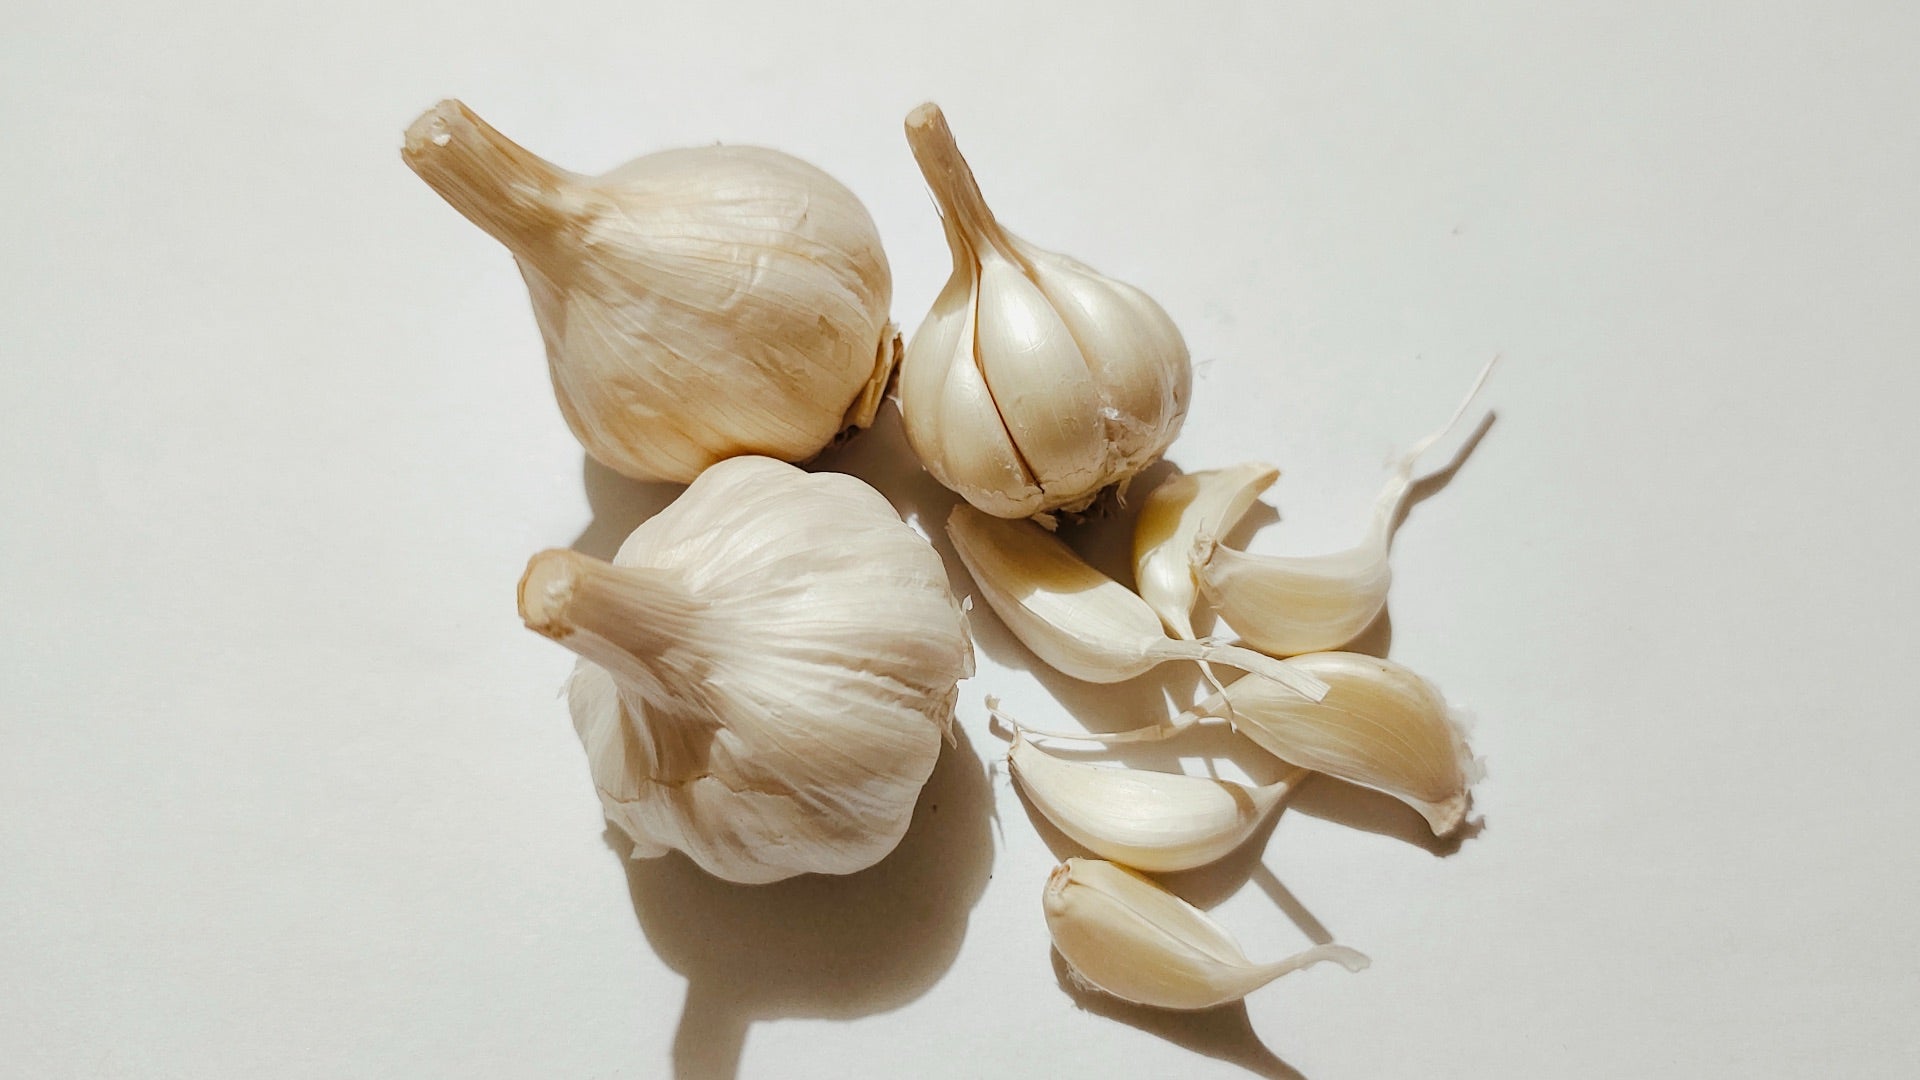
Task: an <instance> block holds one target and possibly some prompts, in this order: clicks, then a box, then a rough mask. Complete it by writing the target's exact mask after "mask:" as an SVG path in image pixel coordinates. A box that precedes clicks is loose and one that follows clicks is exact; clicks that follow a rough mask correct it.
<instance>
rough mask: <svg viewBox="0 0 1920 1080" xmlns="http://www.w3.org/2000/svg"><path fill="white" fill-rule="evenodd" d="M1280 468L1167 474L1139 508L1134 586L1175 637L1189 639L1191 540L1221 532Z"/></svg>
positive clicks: (1194, 587)
mask: <svg viewBox="0 0 1920 1080" xmlns="http://www.w3.org/2000/svg"><path fill="white" fill-rule="evenodd" d="M1279 478H1280V470H1279V469H1276V468H1274V467H1273V466H1271V465H1268V464H1266V463H1264V462H1259V461H1249V462H1247V463H1245V464H1242V465H1231V466H1228V467H1227V468H1224V469H1208V470H1206V471H1203V472H1191V473H1184V474H1182V475H1179V476H1173V477H1169V478H1168V479H1167V480H1166V482H1165V483H1163V484H1161V485H1160V486H1159V487H1156V488H1154V489H1153V491H1152V493H1151V494H1149V495H1148V496H1147V498H1146V501H1145V502H1144V503H1142V504H1141V506H1140V516H1139V517H1138V518H1136V519H1135V520H1134V525H1133V584H1134V587H1135V588H1136V589H1138V590H1139V591H1140V598H1141V599H1142V600H1145V601H1146V602H1147V604H1148V606H1150V607H1152V608H1153V610H1154V611H1155V612H1157V613H1158V614H1159V616H1160V621H1161V622H1163V623H1165V624H1166V625H1167V629H1168V630H1169V631H1171V632H1172V633H1173V636H1174V637H1177V638H1192V637H1193V636H1194V635H1193V605H1194V602H1195V601H1196V600H1197V599H1198V598H1199V591H1200V590H1199V585H1198V583H1197V582H1195V581H1194V577H1193V549H1194V541H1195V540H1196V539H1197V538H1198V537H1199V536H1200V535H1201V534H1203V533H1204V534H1206V535H1207V536H1220V535H1222V534H1224V533H1225V532H1226V531H1227V530H1229V529H1231V528H1233V526H1234V524H1235V523H1237V522H1238V521H1239V520H1240V519H1241V518H1243V517H1245V516H1246V515H1247V511H1248V510H1249V509H1251V508H1252V507H1253V502H1254V500H1255V499H1257V498H1259V497H1260V493H1261V492H1263V491H1265V490H1267V489H1268V488H1270V487H1272V486H1273V482H1274V481H1275V480H1278V479H1279Z"/></svg>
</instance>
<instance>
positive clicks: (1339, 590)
mask: <svg viewBox="0 0 1920 1080" xmlns="http://www.w3.org/2000/svg"><path fill="white" fill-rule="evenodd" d="M1496 359H1497V358H1496ZM1492 372H1493V363H1492V362H1489V363H1488V364H1487V366H1486V367H1485V368H1482V369H1481V371H1480V376H1479V378H1477V379H1475V380H1474V383H1473V388H1472V389H1471V390H1469V391H1468V392H1467V396H1466V398H1465V399H1464V400H1462V401H1461V402H1460V407H1459V408H1458V409H1456V410H1455V411H1454V414H1453V416H1452V417H1450V418H1448V420H1447V423H1446V425H1445V426H1444V427H1442V428H1441V429H1440V430H1438V431H1436V432H1434V433H1433V434H1431V435H1429V436H1427V437H1426V438H1424V439H1422V440H1420V441H1419V442H1417V443H1415V444H1414V445H1413V446H1411V447H1409V448H1408V450H1407V451H1406V453H1404V454H1403V455H1401V457H1400V458H1399V460H1398V461H1397V462H1396V463H1395V465H1394V467H1393V472H1392V474H1391V475H1390V476H1389V477H1388V479H1387V483H1386V486H1385V487H1384V488H1382V489H1381V491H1380V494H1379V495H1378V496H1377V497H1376V498H1375V499H1374V504H1373V521H1372V523H1371V524H1370V525H1369V526H1368V529H1367V534H1366V537H1365V538H1364V539H1363V540H1361V542H1360V543H1359V544H1357V545H1355V546H1354V547H1352V548H1349V549H1347V550H1345V551H1338V552H1333V553H1331V554H1326V555H1304V556H1302V555H1290V556H1287V555H1250V554H1248V553H1247V552H1244V551H1235V550H1234V549H1232V548H1229V547H1227V546H1225V545H1223V544H1221V543H1220V542H1219V539H1218V538H1219V536H1220V534H1221V533H1222V532H1224V531H1225V530H1227V529H1230V528H1232V527H1233V525H1234V523H1235V522H1237V521H1238V520H1239V517H1240V516H1242V515H1244V514H1245V513H1246V511H1247V508H1248V507H1249V506H1251V505H1252V501H1251V500H1248V501H1247V502H1245V503H1243V504H1240V506H1239V510H1240V513H1239V514H1238V515H1234V516H1232V517H1230V518H1229V517H1226V516H1225V515H1223V516H1222V520H1221V521H1220V523H1219V524H1218V525H1217V527H1215V528H1212V529H1201V530H1199V531H1197V532H1196V534H1195V538H1194V542H1193V548H1192V552H1191V555H1190V558H1191V560H1192V567H1193V575H1194V577H1195V578H1196V579H1197V580H1198V582H1199V585H1200V591H1201V593H1202V594H1204V595H1205V596H1206V599H1207V603H1208V604H1209V605H1211V606H1212V607H1213V609H1214V611H1216V612H1218V613H1219V615H1220V617H1221V618H1222V619H1224V620H1226V623H1227V625H1229V626H1231V627H1233V629H1234V630H1235V631H1236V632H1237V633H1238V634H1239V635H1240V639H1241V640H1242V641H1244V642H1246V643H1247V644H1249V645H1251V646H1253V647H1254V648H1256V649H1259V650H1260V651H1261V652H1264V653H1270V654H1272V655H1274V656H1291V655H1293V654H1295V653H1306V652H1321V651H1324V650H1327V649H1337V648H1339V647H1340V646H1342V645H1345V644H1346V643H1348V642H1349V641H1352V640H1353V639H1354V638H1356V637H1358V636H1359V635H1360V632H1361V631H1363V630H1365V629H1366V628H1367V626H1368V624H1370V623H1372V622H1373V620H1374V619H1376V618H1378V617H1379V615H1380V612H1381V611H1382V610H1383V609H1385V608H1386V606H1387V589H1388V587H1389V586H1390V585H1392V584H1393V567H1392V565H1391V564H1390V563H1389V561H1388V555H1389V552H1390V550H1391V547H1392V544H1393V530H1394V525H1395V523H1396V522H1397V521H1398V520H1399V517H1400V511H1401V509H1402V508H1403V507H1404V506H1405V505H1406V501H1407V496H1408V495H1410V494H1412V492H1413V486H1414V479H1413V467H1414V465H1415V463H1416V462H1418V461H1419V459H1420V455H1422V454H1424V453H1426V451H1427V450H1428V449H1429V448H1430V447H1432V446H1433V444H1434V443H1436V442H1438V441H1440V440H1441V439H1442V438H1444V437H1446V434H1447V433H1448V432H1449V431H1452V430H1453V428H1454V426H1455V425H1456V424H1458V423H1459V422H1460V418H1461V417H1462V416H1464V415H1466V412H1467V407H1468V406H1469V405H1471V404H1472V403H1473V399H1474V398H1475V397H1476V396H1477V395H1478V394H1479V393H1480V387H1481V386H1482V385H1484V384H1485V383H1486V381H1487V376H1488V375H1490V374H1492Z"/></svg>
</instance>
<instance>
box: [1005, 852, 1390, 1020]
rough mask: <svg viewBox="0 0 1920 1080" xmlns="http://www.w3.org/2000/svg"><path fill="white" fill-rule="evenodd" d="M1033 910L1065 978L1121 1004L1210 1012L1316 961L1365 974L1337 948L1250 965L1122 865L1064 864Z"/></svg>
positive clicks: (1356, 957) (1222, 935)
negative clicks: (1039, 912)
mask: <svg viewBox="0 0 1920 1080" xmlns="http://www.w3.org/2000/svg"><path fill="white" fill-rule="evenodd" d="M1042 907H1043V909H1044V910H1045V912H1046V916H1047V932H1048V933H1049V934H1050V935H1051V936H1052V938H1053V947H1054V948H1056V949H1058V950H1060V956H1061V958H1062V959H1064V960H1065V961H1066V962H1067V967H1068V969H1069V970H1071V971H1072V972H1073V974H1074V976H1075V977H1076V978H1078V979H1080V980H1081V981H1082V982H1084V983H1086V984H1087V985H1089V986H1092V987H1093V988H1094V989H1097V990H1103V991H1105V992H1107V993H1109V994H1112V995H1113V996H1114V997H1117V998H1119V999H1121V1000H1122V1001H1131V1002H1133V1003H1134V1004H1136V1005H1152V1006H1155V1007H1156V1008H1162V1009H1180V1010H1194V1009H1210V1008H1213V1007H1215V1006H1217V1005H1224V1004H1226V1003H1228V1002H1230V1001H1238V1000H1240V999H1241V998H1243V997H1246V996H1247V995H1248V994H1251V993H1253V992H1254V991H1255V990H1258V989H1260V988H1261V987H1263V986H1265V985H1267V984H1268V983H1270V982H1272V981H1274V980H1275V979H1278V978H1280V977H1281V976H1282V975H1288V974H1291V973H1293V972H1295V971H1299V970H1300V969H1302V968H1306V967H1311V966H1313V965H1314V964H1318V963H1322V962H1332V963H1336V964H1339V965H1340V966H1341V967H1344V968H1346V969H1347V970H1348V971H1361V970H1364V969H1365V968H1366V967H1367V964H1368V961H1367V958H1366V956H1365V955H1363V954H1361V953H1359V952H1356V951H1355V950H1353V949H1349V948H1347V947H1346V946H1344V945H1317V946H1315V947H1313V948H1311V949H1307V950H1306V951H1304V952H1300V953H1296V954H1295V955H1293V956H1289V957H1287V958H1285V959H1283V960H1275V961H1272V962H1269V963H1264V964H1262V963H1255V962H1254V961H1252V960H1249V959H1247V956H1246V954H1245V953H1244V952H1242V951H1241V950H1240V946H1239V944H1238V943H1236V942H1235V941H1234V940H1233V938H1232V937H1231V936H1229V935H1228V934H1227V932H1226V930H1224V929H1222V928H1221V926H1220V924H1219V923H1217V922H1215V921H1213V920H1212V919H1210V918H1208V917H1207V916H1206V914H1205V913H1204V912H1202V911H1200V909H1198V908H1196V907H1194V906H1193V905H1191V904H1189V903H1187V902H1186V901H1184V900H1182V899H1180V898H1179V897H1177V896H1175V895H1173V894H1172V893H1170V892H1168V891H1167V890H1165V889H1163V888H1161V887H1160V886H1158V885H1156V884H1154V883H1153V882H1151V881H1149V880H1147V879H1146V878H1144V877H1142V876H1140V875H1139V874H1137V873H1135V872H1133V871H1132V870H1129V869H1127V868H1125V867H1123V866H1115V865H1114V864H1112V863H1110V862H1101V861H1100V860H1098V859H1068V860H1067V861H1066V862H1064V863H1061V864H1060V865H1059V866H1057V867H1055V868H1054V870H1053V873H1052V874H1050V875H1049V876H1048V877H1047V887H1046V892H1045V893H1044V894H1043V897H1042Z"/></svg>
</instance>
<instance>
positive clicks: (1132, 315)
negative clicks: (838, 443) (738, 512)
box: [899, 104, 1192, 517]
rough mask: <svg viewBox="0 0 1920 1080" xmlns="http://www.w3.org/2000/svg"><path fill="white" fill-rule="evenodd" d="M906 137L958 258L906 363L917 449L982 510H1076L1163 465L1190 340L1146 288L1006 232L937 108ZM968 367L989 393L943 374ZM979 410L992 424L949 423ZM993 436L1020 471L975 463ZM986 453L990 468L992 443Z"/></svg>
mask: <svg viewBox="0 0 1920 1080" xmlns="http://www.w3.org/2000/svg"><path fill="white" fill-rule="evenodd" d="M906 126H907V141H908V143H909V144H910V145H911V146H912V149H913V153H914V157H915V160H916V161H918V163H919V165H920V169H921V172H922V174H923V175H924V176H925V177H926V180H927V184H928V186H929V187H930V188H931V189H932V191H933V195H934V198H935V200H936V201H937V202H938V204H939V207H940V214H941V222H942V226H943V228H944V229H945V231H946V235H947V243H948V246H949V248H950V249H951V251H952V253H953V257H954V266H953V272H952V275H951V277H950V278H949V280H948V283H947V288H946V289H945V290H943V291H942V293H941V297H940V299H939V300H937V301H936V302H935V304H934V309H933V311H932V312H930V313H929V315H928V317H927V320H926V322H925V323H923V324H922V326H921V328H920V330H919V331H918V332H917V333H916V334H915V335H914V340H913V341H912V342H911V343H909V345H908V348H907V351H906V355H905V358H904V359H903V360H902V361H901V365H902V370H901V378H900V389H899V404H900V413H901V416H902V418H903V420H904V421H905V428H906V432H907V438H908V441H909V442H910V443H911V444H912V446H913V450H914V453H915V454H916V455H918V456H919V458H920V460H921V462H922V463H923V464H924V465H925V466H926V468H927V471H928V472H929V473H931V474H932V475H933V476H934V478H935V479H938V480H939V481H940V482H941V483H943V484H945V485H946V486H947V487H949V488H951V489H952V490H954V491H956V492H958V493H959V494H960V495H961V496H962V497H964V498H965V499H966V500H967V501H968V502H970V503H971V504H973V505H974V506H977V507H979V508H980V509H982V510H984V511H986V512H988V513H991V514H994V515H996V516H1000V517H1028V516H1035V515H1040V514H1045V513H1048V512H1050V511H1055V510H1064V511H1068V512H1076V511H1079V510H1083V509H1085V508H1086V507H1087V506H1089V505H1091V504H1092V502H1093V500H1094V499H1095V498H1096V497H1097V496H1098V495H1099V494H1100V492H1101V491H1103V490H1105V489H1106V488H1108V487H1110V486H1113V485H1116V484H1120V483H1123V482H1124V481H1126V480H1128V479H1130V478H1131V477H1133V476H1134V475H1135V474H1136V473H1138V472H1139V471H1140V470H1141V469H1143V468H1145V467H1146V466H1148V465H1150V464H1152V463H1153V462H1154V461H1155V460H1158V458H1159V457H1160V455H1161V454H1162V453H1164V452H1165V450H1166V447H1167V445H1168V444H1169V443H1171V442H1172V441H1173V437H1174V436H1175V435H1176V434H1177V433H1178V432H1179V429H1180V424H1181V422H1182V421H1183V420H1184V418H1185V415H1186V407H1187V399H1188V397H1189V396H1190V391H1191V383H1192V364H1191V363H1190V361H1189V359H1188V354H1187V348H1186V344H1185V342H1184V341H1183V340H1182V339H1181V337H1180V331H1179V329H1178V328H1176V327H1175V326H1174V325H1173V322H1172V320H1171V319H1169V318H1168V317H1167V315H1166V312H1165V311H1163V310H1161V308H1160V306H1159V305H1158V304H1155V303H1154V302H1153V301H1152V300H1151V299H1149V298H1148V297H1147V296H1146V295H1145V294H1144V293H1142V292H1140V291H1139V290H1138V289H1135V288H1132V287H1131V286H1127V285H1123V284H1121V283H1119V282H1116V281H1113V280H1111V279H1108V278H1105V277H1102V276H1101V275H1099V274H1097V273H1096V272H1094V271H1093V270H1091V269H1090V268H1088V267H1086V266H1084V265H1082V264H1080V263H1077V262H1074V261H1073V260H1071V259H1068V258H1065V257H1064V256H1059V255H1055V254H1053V253H1051V252H1046V251H1042V250H1040V249H1038V248H1035V247H1033V246H1032V245H1030V244H1027V243H1026V242H1024V241H1022V240H1020V239H1019V238H1017V237H1015V236H1013V235H1012V234H1011V233H1009V232H1007V231H1006V230H1005V229H1004V228H1003V227H1001V225H1000V224H999V222H998V221H997V220H996V219H995V218H994V216H993V211H992V210H991V209H989V208H988V206H987V204H986V201H985V199H984V198H983V197H982V196H981V194H980V188H979V185H978V184H977V183H976V181H975V180H974V177H973V172H972V170H971V169H970V168H968V166H967V163H966V160H965V159H964V158H963V157H961V156H960V151H959V148H958V147H957V146H956V145H955V144H954V141H953V133H952V132H951V131H950V130H949V129H948V127H947V123H946V118H945V117H944V116H942V115H941V113H940V110H939V109H938V108H937V107H935V106H933V105H931V104H928V105H922V106H920V107H919V108H917V109H915V110H914V111H913V112H912V113H911V114H910V115H909V116H908V117H907V125H906ZM962 295H964V296H965V297H966V298H967V302H968V303H969V304H970V305H971V309H972V316H971V317H972V322H971V324H970V326H971V332H970V333H965V334H961V335H958V336H956V335H955V334H954V333H953V331H954V328H955V327H957V326H963V325H967V324H964V323H962V322H960V321H959V320H958V319H956V317H955V312H956V310H957V309H958V308H959V306H960V297H961V296H962ZM923 339H924V341H923ZM960 368H974V369H977V370H978V372H979V374H980V376H981V377H982V378H983V379H984V380H985V383H986V386H987V388H988V391H989V393H988V394H987V395H985V396H981V395H979V394H976V393H972V392H970V391H971V386H972V384H971V381H970V380H956V379H954V378H950V377H948V375H947V373H948V372H949V371H952V370H954V369H960ZM976 411H977V412H980V413H982V414H984V415H981V416H978V417H974V418H971V419H969V420H966V421H958V420H956V415H957V414H959V413H963V412H976ZM956 424H958V428H957V430H948V429H949V428H952V427H954V426H955V425H956ZM996 429H997V430H1001V431H1004V432H1005V433H1006V436H1007V438H1008V439H1009V441H1010V442H1011V444H1012V446H1013V449H1014V452H1015V454H1016V456H1017V458H1018V461H1019V466H1020V469H1019V471H1018V474H1015V473H1014V471H1013V470H1006V469H978V468H969V467H968V466H970V465H972V464H974V460H975V459H977V458H978V457H979V456H980V453H979V452H978V451H976V450H975V449H973V447H972V445H971V444H972V441H973V440H974V439H976V438H978V437H979V436H978V435H976V434H975V433H976V432H982V431H993V430H996ZM988 441H989V442H992V443H994V444H995V445H993V447H992V448H991V453H992V456H993V457H996V458H997V456H998V454H999V447H998V445H997V438H989V440H988ZM956 458H958V459H960V460H955V459H956Z"/></svg>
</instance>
